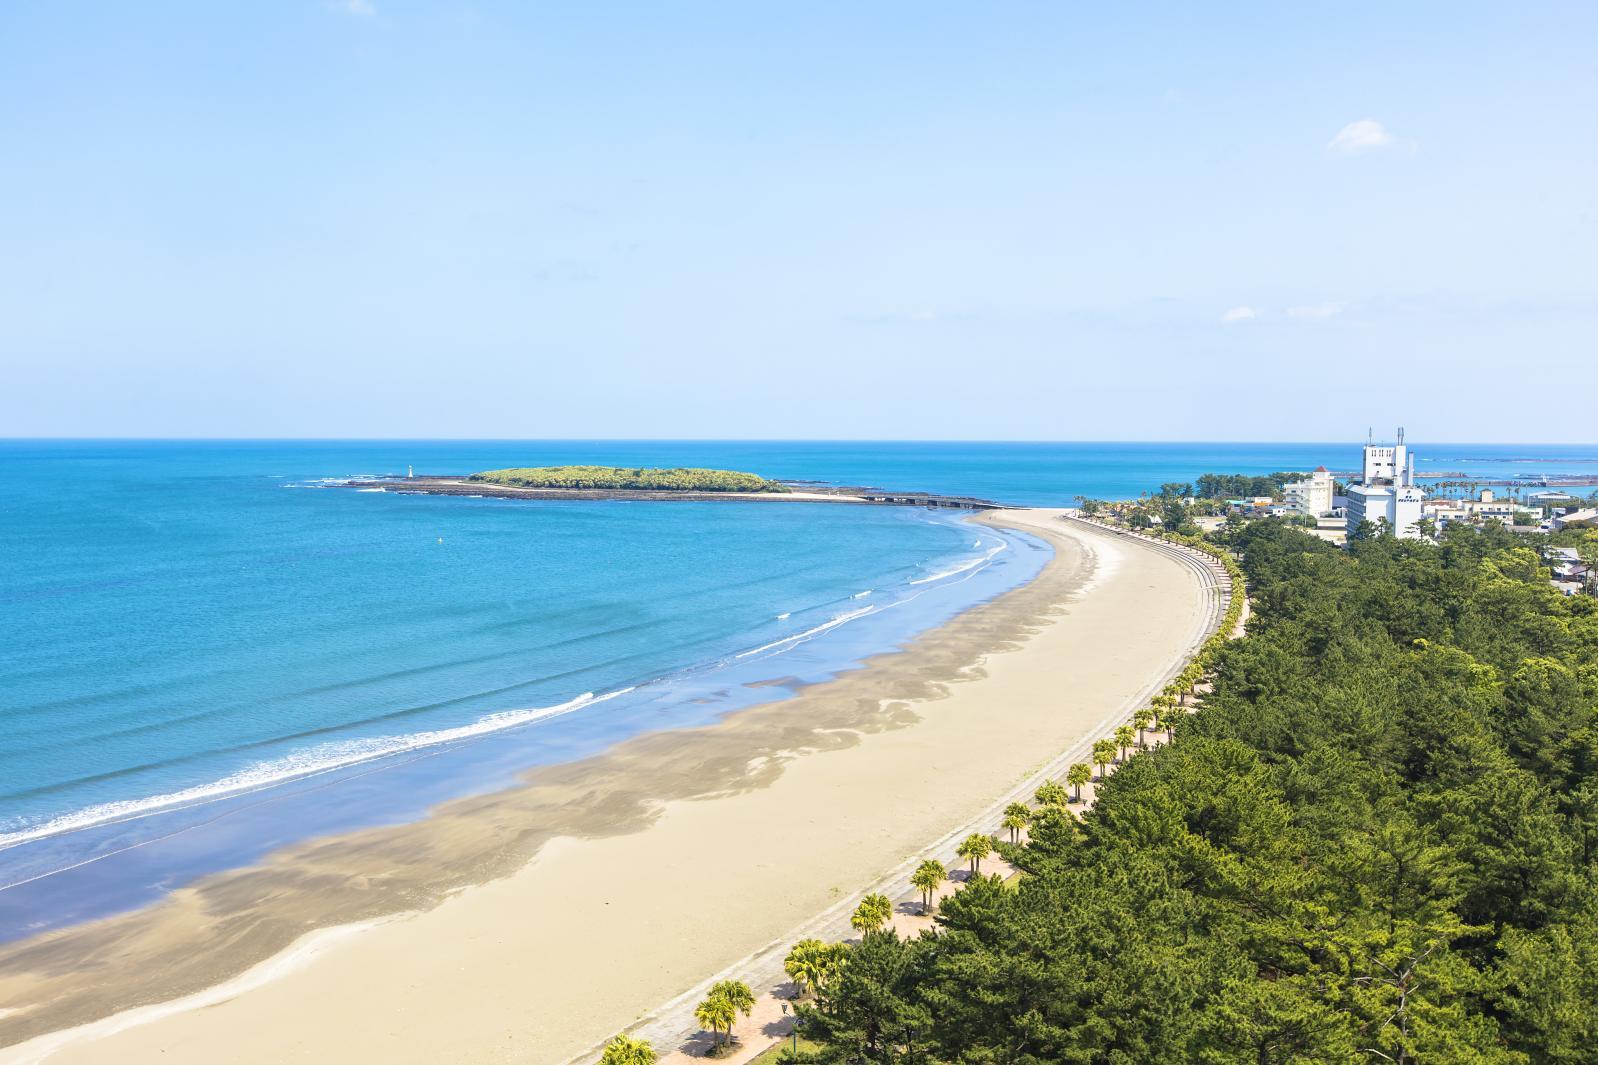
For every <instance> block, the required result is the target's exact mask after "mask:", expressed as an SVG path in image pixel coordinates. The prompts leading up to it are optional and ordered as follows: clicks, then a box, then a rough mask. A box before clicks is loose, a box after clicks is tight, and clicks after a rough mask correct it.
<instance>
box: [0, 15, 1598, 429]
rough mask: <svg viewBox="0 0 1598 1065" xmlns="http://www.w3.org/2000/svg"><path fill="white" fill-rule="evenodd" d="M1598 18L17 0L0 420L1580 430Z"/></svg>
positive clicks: (7, 144)
mask: <svg viewBox="0 0 1598 1065" xmlns="http://www.w3.org/2000/svg"><path fill="white" fill-rule="evenodd" d="M1223 6H1224V12H1219V11H1216V10H1206V9H1209V8H1215V7H1223ZM1595 31H1598V5H1594V4H1591V3H1571V4H1557V3H1549V4H1533V5H1515V6H1511V5H1503V4H1472V3H1435V4H1432V3H1412V4H1388V3H1384V4H1358V3H1356V4H1342V5H1319V6H1317V7H1316V8H1314V9H1311V7H1310V6H1309V5H1297V4H1293V5H1287V4H1277V3H1270V4H1263V3H1262V4H1257V5H1251V4H1228V5H1195V4H1174V3H1173V4H1169V5H1153V4H1140V5H1134V4H1124V5H1123V4H1091V5H1090V4H1085V3H1081V4H1077V3H1037V4H1027V3H1012V4H994V5H977V4H964V3H962V4H954V3H945V4H927V3H902V4H899V3H869V4H862V3H858V2H853V3H806V4H791V5H776V4H741V3H724V4H715V5H711V4H693V3H681V4H643V3H640V4H636V5H621V4H581V5H577V4H574V5H562V6H560V7H556V6H555V5H544V4H526V3H505V4H493V3H471V4H457V3H450V2H445V0H441V2H436V3H419V2H402V0H364V2H363V0H344V2H330V0H274V2H271V3H265V2H261V3H255V4H242V3H240V4H216V3H214V2H210V3H193V4H182V3H160V2H156V3H143V4H118V3H100V4H79V3H69V2H54V0H11V2H9V3H7V4H5V5H3V7H0V164H3V165H0V368H3V370H4V378H3V380H4V381H5V382H6V387H5V388H4V389H0V435H111V436H122V435H134V436H190V435H197V436H406V437H418V436H420V437H427V436H465V437H558V436H572V437H618V436H623V437H794V438H802V437H820V438H936V437H956V438H1001V439H1206V438H1220V439H1308V440H1319V439H1343V438H1359V437H1361V436H1362V435H1363V433H1364V430H1365V427H1366V426H1368V425H1376V426H1389V425H1397V424H1403V425H1406V426H1408V427H1410V430H1411V432H1412V434H1414V435H1417V436H1424V437H1425V438H1427V439H1432V440H1446V439H1453V440H1480V441H1491V440H1523V441H1542V440H1546V441H1551V442H1570V441H1591V440H1592V439H1594V438H1595V437H1598V429H1594V428H1593V421H1592V419H1591V416H1590V411H1591V396H1592V387H1593V384H1592V382H1593V370H1594V366H1595V364H1598V128H1595V127H1598V121H1595V118H1594V116H1595V115H1598V58H1595V56H1598V48H1595V45H1598V32H1595ZM1581 396H1585V397H1586V399H1585V402H1584V403H1583V402H1582V401H1581V400H1580V397H1581ZM1584 409H1585V413H1584Z"/></svg>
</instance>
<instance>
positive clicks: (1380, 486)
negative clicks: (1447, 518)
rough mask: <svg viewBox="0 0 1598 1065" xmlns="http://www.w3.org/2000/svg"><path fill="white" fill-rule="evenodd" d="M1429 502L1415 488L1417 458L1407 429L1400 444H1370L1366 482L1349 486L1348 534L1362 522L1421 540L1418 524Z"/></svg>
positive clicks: (1402, 433) (1366, 458)
mask: <svg viewBox="0 0 1598 1065" xmlns="http://www.w3.org/2000/svg"><path fill="white" fill-rule="evenodd" d="M1425 499H1426V492H1425V490H1424V489H1422V488H1419V487H1417V486H1416V485H1415V457H1414V456H1413V455H1411V454H1410V453H1409V449H1408V448H1406V447H1405V446H1404V430H1402V429H1400V430H1399V431H1398V443H1396V444H1393V445H1390V446H1389V445H1385V444H1383V445H1376V444H1366V445H1365V466H1364V483H1362V484H1351V485H1349V486H1348V503H1347V518H1348V524H1347V529H1348V535H1349V536H1350V537H1352V536H1353V535H1354V531H1355V530H1356V529H1358V528H1359V523H1360V522H1362V521H1368V522H1370V523H1371V524H1372V525H1378V524H1380V523H1381V522H1383V521H1385V522H1386V523H1387V526H1388V528H1389V529H1391V530H1392V532H1393V535H1395V536H1402V537H1406V538H1408V539H1411V540H1419V539H1421V537H1422V533H1421V531H1420V529H1419V528H1417V527H1416V523H1417V522H1419V521H1420V520H1421V517H1422V513H1421V504H1422V503H1423V502H1424V501H1425Z"/></svg>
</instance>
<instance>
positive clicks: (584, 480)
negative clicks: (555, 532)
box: [466, 466, 789, 493]
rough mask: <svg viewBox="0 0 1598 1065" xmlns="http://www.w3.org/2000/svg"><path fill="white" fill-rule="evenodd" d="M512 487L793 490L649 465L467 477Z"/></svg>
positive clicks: (727, 474) (747, 477) (725, 473)
mask: <svg viewBox="0 0 1598 1065" xmlns="http://www.w3.org/2000/svg"><path fill="white" fill-rule="evenodd" d="M466 479H467V480H468V481H474V482H478V483H481V484H492V485H501V486H505V487H511V488H539V489H571V490H579V491H615V492H777V493H785V492H787V491H789V489H788V486H787V485H785V484H783V483H782V482H780V481H773V480H768V479H767V478H765V477H761V476H760V475H758V474H754V473H740V472H738V471H736V470H705V469H693V468H684V467H676V468H671V469H665V468H660V467H649V466H638V467H628V466H526V467H518V468H513V469H506V470H485V471H483V472H481V473H474V474H472V475H471V476H469V477H467V478H466Z"/></svg>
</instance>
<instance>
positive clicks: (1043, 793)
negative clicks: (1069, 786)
mask: <svg viewBox="0 0 1598 1065" xmlns="http://www.w3.org/2000/svg"><path fill="white" fill-rule="evenodd" d="M1032 797H1033V798H1034V799H1036V800H1037V801H1038V805H1039V806H1063V805H1065V789H1064V788H1062V787H1060V785H1059V783H1057V782H1056V781H1053V780H1045V781H1044V782H1043V783H1041V784H1039V785H1038V790H1037V793H1036V794H1035V795H1033V796H1032Z"/></svg>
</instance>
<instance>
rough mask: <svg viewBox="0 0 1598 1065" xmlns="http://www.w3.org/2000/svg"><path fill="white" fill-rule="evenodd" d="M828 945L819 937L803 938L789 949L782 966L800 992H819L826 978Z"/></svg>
mask: <svg viewBox="0 0 1598 1065" xmlns="http://www.w3.org/2000/svg"><path fill="white" fill-rule="evenodd" d="M826 950H827V945H826V944H825V943H823V942H822V941H821V940H819V939H801V940H800V941H799V942H797V943H795V944H794V945H793V947H792V948H790V949H789V951H788V957H787V958H786V959H784V960H783V963H782V967H783V970H784V971H785V972H787V974H788V976H789V978H790V979H792V980H793V982H794V983H795V984H796V985H797V986H798V988H799V993H800V994H801V995H803V994H807V993H810V994H814V993H818V992H819V990H820V988H821V983H822V981H823V980H825V979H826V975H827V974H826Z"/></svg>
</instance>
